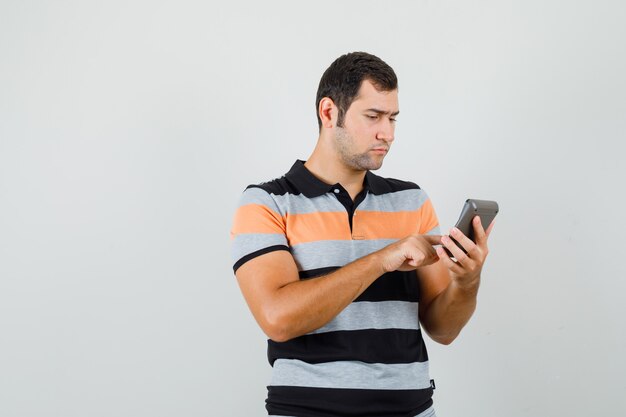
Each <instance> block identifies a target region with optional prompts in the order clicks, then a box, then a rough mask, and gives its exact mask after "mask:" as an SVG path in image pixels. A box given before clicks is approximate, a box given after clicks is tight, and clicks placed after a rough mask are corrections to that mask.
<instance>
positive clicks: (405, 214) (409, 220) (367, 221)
mask: <svg viewBox="0 0 626 417" xmlns="http://www.w3.org/2000/svg"><path fill="white" fill-rule="evenodd" d="M436 225H437V217H436V216H435V213H434V211H433V210H432V204H430V200H429V201H427V202H426V203H424V204H423V205H422V206H421V207H420V208H419V209H417V210H412V211H395V212H381V211H359V210H357V213H356V216H355V217H354V218H353V220H352V230H353V232H352V235H353V238H354V239H403V238H405V237H407V236H409V235H411V234H416V233H417V234H424V233H426V232H428V231H430V230H431V229H432V228H433V227H435V226H436Z"/></svg>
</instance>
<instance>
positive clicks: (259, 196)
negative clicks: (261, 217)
mask: <svg viewBox="0 0 626 417" xmlns="http://www.w3.org/2000/svg"><path fill="white" fill-rule="evenodd" d="M272 197H273V196H272V195H270V194H269V193H268V192H267V191H265V190H263V189H261V188H256V187H255V188H248V189H247V190H245V191H244V192H243V194H242V195H241V197H240V198H239V205H238V206H237V207H242V206H247V205H248V204H261V205H264V206H267V207H269V208H270V209H272V210H273V211H275V212H276V213H279V214H280V215H281V216H284V215H285V213H284V212H282V211H281V209H280V207H278V205H277V204H276V201H274V198H272Z"/></svg>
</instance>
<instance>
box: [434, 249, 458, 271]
mask: <svg viewBox="0 0 626 417" xmlns="http://www.w3.org/2000/svg"><path fill="white" fill-rule="evenodd" d="M437 256H439V259H441V261H442V262H443V263H444V265H445V266H446V268H448V269H449V270H451V271H452V272H454V273H457V274H460V273H461V272H463V270H462V268H460V267H459V266H458V265H457V263H456V262H454V261H453V260H452V258H450V256H449V255H448V253H447V252H446V251H445V250H444V249H443V248H442V247H438V248H437Z"/></svg>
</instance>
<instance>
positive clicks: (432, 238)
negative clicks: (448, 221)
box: [421, 235, 441, 245]
mask: <svg viewBox="0 0 626 417" xmlns="http://www.w3.org/2000/svg"><path fill="white" fill-rule="evenodd" d="M421 236H422V237H423V238H424V240H425V241H426V242H428V244H429V245H441V235H421Z"/></svg>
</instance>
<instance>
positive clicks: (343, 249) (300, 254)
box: [291, 239, 397, 271]
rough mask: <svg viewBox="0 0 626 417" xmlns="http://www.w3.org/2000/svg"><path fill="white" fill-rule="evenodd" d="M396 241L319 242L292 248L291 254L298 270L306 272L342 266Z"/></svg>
mask: <svg viewBox="0 0 626 417" xmlns="http://www.w3.org/2000/svg"><path fill="white" fill-rule="evenodd" d="M396 241H397V239H378V240H320V241H315V242H307V243H301V244H299V245H295V246H292V247H291V253H292V255H293V257H294V259H295V260H296V264H297V265H298V269H299V270H300V271H307V270H309V269H316V268H325V267H329V266H344V265H345V264H348V263H350V262H352V261H354V260H356V259H359V258H362V257H364V256H366V255H369V254H370V253H372V252H375V251H377V250H380V249H382V248H384V247H385V246H387V245H390V244H392V243H393V242H396Z"/></svg>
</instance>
